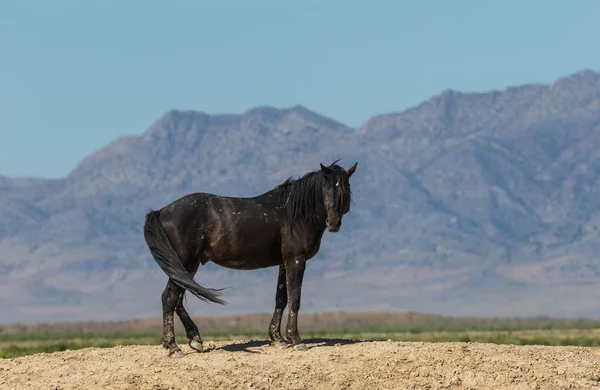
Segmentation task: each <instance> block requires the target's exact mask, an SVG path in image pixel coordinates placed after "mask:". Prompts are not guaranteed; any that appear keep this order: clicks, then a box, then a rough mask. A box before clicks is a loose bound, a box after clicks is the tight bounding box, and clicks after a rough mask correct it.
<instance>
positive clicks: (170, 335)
mask: <svg viewBox="0 0 600 390" xmlns="http://www.w3.org/2000/svg"><path fill="white" fill-rule="evenodd" d="M183 292H184V289H182V288H181V287H179V286H177V285H176V284H175V283H173V282H172V281H171V279H169V282H168V283H167V287H165V290H164V291H163V293H162V307H163V335H162V338H163V341H162V345H163V347H165V348H166V349H168V350H169V356H172V357H182V356H183V352H182V351H181V349H180V348H179V346H178V345H177V343H176V342H175V325H174V323H173V314H174V311H175V308H176V307H177V303H178V301H179V298H180V296H183Z"/></svg>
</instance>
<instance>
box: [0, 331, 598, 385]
mask: <svg viewBox="0 0 600 390" xmlns="http://www.w3.org/2000/svg"><path fill="white" fill-rule="evenodd" d="M307 344H308V346H309V350H308V351H304V352H302V351H294V350H291V349H285V350H282V349H276V348H273V347H270V346H269V345H268V344H267V342H266V341H234V342H205V347H206V349H207V351H205V352H204V353H196V352H193V351H192V350H191V349H190V348H188V347H187V345H185V346H184V345H182V349H183V350H184V352H185V354H186V355H185V356H184V357H183V358H179V359H173V358H169V357H168V356H167V354H166V351H165V350H164V349H162V348H161V347H160V346H128V347H116V348H109V349H98V348H90V349H83V350H78V351H65V352H59V353H54V354H38V355H33V356H26V357H23V358H17V359H4V360H2V359H0V389H11V390H18V389H46V390H48V389H127V390H133V389H154V390H159V389H478V390H479V389H552V390H559V389H594V388H599V389H600V348H583V347H544V346H510V345H495V344H481V343H418V342H416V343H415V342H411V343H409V342H392V341H377V342H369V341H350V340H309V341H308V343H307Z"/></svg>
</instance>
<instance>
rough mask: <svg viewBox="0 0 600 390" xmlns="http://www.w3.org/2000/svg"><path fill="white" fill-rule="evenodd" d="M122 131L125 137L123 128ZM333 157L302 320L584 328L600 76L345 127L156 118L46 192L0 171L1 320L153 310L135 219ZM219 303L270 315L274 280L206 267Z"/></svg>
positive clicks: (303, 114) (598, 157)
mask: <svg viewBox="0 0 600 390" xmlns="http://www.w3.org/2000/svg"><path fill="white" fill-rule="evenodd" d="M135 130H136V129H132V131H135ZM337 158H342V161H341V163H342V164H343V165H345V166H346V167H349V166H350V165H351V164H352V163H354V161H358V162H359V166H358V170H357V173H356V175H355V176H353V178H352V184H353V192H354V194H355V196H354V204H353V205H352V211H351V213H350V214H349V215H348V216H347V217H346V218H345V220H344V226H343V228H342V230H341V231H340V232H339V233H336V234H330V233H326V234H325V237H324V240H323V246H322V249H321V252H320V253H319V255H317V257H316V258H315V259H313V260H311V262H310V263H309V267H308V270H307V272H308V276H307V278H306V279H305V280H306V282H305V285H306V287H305V288H304V289H303V301H302V310H306V311H314V310H328V309H336V308H337V309H343V310H355V309H356V310H358V309H360V310H385V309H394V310H415V311H428V312H437V313H440V314H467V315H536V314H549V315H560V316H567V315H583V316H593V317H598V316H600V266H599V264H600V261H598V260H600V259H599V258H598V255H597V254H598V253H600V236H599V233H598V226H599V225H600V212H599V210H600V207H599V206H600V182H599V181H598V177H599V174H600V74H599V73H595V72H592V71H581V72H578V73H576V74H573V75H571V76H569V77H565V78H562V79H560V80H558V81H557V82H555V83H554V84H553V85H550V86H546V85H524V86H519V87H513V88H508V89H506V90H504V91H493V92H489V93H461V92H457V91H444V92H443V93H441V94H440V95H439V96H435V97H433V98H431V99H429V100H427V101H425V102H423V103H422V104H420V105H418V106H416V107H414V108H411V109H409V110H406V111H404V112H401V113H394V114H389V115H380V116H377V117H374V118H371V119H370V120H368V121H367V122H366V123H365V125H363V126H362V127H360V128H359V129H355V130H353V129H350V128H348V127H346V126H344V125H342V124H340V123H338V122H335V121H334V120H331V119H329V118H325V117H323V116H320V115H318V114H316V113H314V112H311V111H309V110H307V109H306V108H304V107H301V106H296V107H293V108H290V109H275V108H271V107H260V108H256V109H253V110H250V111H248V112H246V113H244V114H242V115H208V114H205V113H202V112H183V111H177V110H172V111H169V112H167V113H166V114H164V115H163V116H162V117H161V118H159V119H158V120H157V121H156V122H155V123H154V124H152V125H151V126H150V128H149V129H148V130H146V131H145V132H144V133H143V134H142V135H140V136H139V137H122V138H120V139H118V140H116V141H115V142H113V143H112V144H110V145H108V146H106V147H104V148H102V149H101V150H99V151H98V152H96V153H94V154H92V155H91V156H89V157H87V158H86V159H84V160H83V161H82V162H81V163H80V164H79V166H78V167H77V168H76V169H75V170H74V171H73V172H72V173H71V174H70V175H69V176H67V177H65V178H63V179H60V180H44V179H21V178H3V177H0V215H1V217H0V322H12V321H17V320H26V321H33V320H70V319H72V320H77V319H96V320H102V319H120V318H131V317H138V316H153V317H154V316H156V315H158V314H160V300H159V297H160V294H161V292H162V288H163V287H164V283H165V282H166V276H165V275H164V274H163V273H162V271H161V270H160V269H159V268H158V266H157V265H156V264H155V263H154V260H152V258H151V257H150V255H149V253H148V251H147V248H146V247H145V245H144V241H143V237H142V233H141V229H142V226H143V220H144V214H145V212H146V211H147V210H148V209H149V208H159V207H161V206H163V205H164V204H166V203H168V202H170V201H172V200H174V199H175V198H177V197H179V196H181V195H184V194H186V193H190V192H197V191H203V192H216V193H221V194H227V195H238V196H247V195H254V194H258V193H261V192H264V191H267V190H269V189H270V188H271V187H273V186H274V185H276V184H278V183H279V182H281V181H283V180H284V179H285V178H287V177H288V176H298V175H301V174H303V173H305V172H307V171H309V170H314V169H317V168H318V167H319V162H323V163H330V162H332V161H333V160H335V159H337ZM197 280H198V281H199V282H200V283H201V284H204V285H207V286H209V287H229V289H228V290H227V291H226V294H225V298H226V299H227V300H228V302H230V304H229V305H228V306H225V307H223V306H219V305H207V304H203V303H201V302H197V300H196V299H193V298H190V299H189V300H188V301H189V305H190V306H191V307H192V308H193V311H194V312H196V313H199V314H225V313H231V312H252V311H269V312H270V311H271V310H272V306H273V304H274V296H273V294H274V291H275V284H276V270H275V269H268V270H262V271H251V272H249V271H229V270H226V269H223V268H219V267H216V266H214V265H209V266H206V267H204V268H201V270H200V272H199V274H198V276H197Z"/></svg>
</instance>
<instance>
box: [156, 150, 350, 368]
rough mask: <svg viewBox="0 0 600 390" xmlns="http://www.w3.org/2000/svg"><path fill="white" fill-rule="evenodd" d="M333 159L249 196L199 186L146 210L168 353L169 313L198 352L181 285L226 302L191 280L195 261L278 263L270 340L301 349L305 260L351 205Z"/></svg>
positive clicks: (172, 350)
mask: <svg viewBox="0 0 600 390" xmlns="http://www.w3.org/2000/svg"><path fill="white" fill-rule="evenodd" d="M336 163H337V161H335V162H334V163H333V164H331V165H330V166H328V167H326V166H324V165H323V164H320V165H321V169H320V170H317V171H314V172H309V173H307V174H306V175H304V176H303V177H301V178H299V179H291V178H290V179H288V180H286V181H285V182H284V183H282V184H280V185H278V186H277V187H275V188H274V189H272V190H271V191H268V192H266V193H264V194H262V195H259V196H256V197H252V198H232V197H224V196H218V195H213V194H206V193H195V194H190V195H186V196H184V197H182V198H180V199H178V200H176V201H174V202H173V203H171V204H169V205H167V206H165V207H163V208H162V209H160V210H159V211H150V212H149V213H148V214H147V216H146V223H145V225H144V238H145V239H146V243H147V244H148V247H149V249H150V253H152V256H153V257H154V259H155V260H156V262H157V263H158V265H159V266H160V267H161V268H162V270H163V271H164V272H165V273H166V274H167V275H168V276H169V281H168V283H167V286H166V288H165V290H164V292H163V294H162V305H163V341H162V345H163V347H165V348H167V349H168V350H169V355H170V356H176V357H180V356H183V353H182V351H181V349H180V348H179V346H178V345H177V343H176V342H175V332H174V325H173V313H174V312H175V313H177V315H178V316H179V318H180V319H181V322H182V323H183V326H184V328H185V331H186V334H187V338H188V340H189V345H190V347H191V348H193V349H194V350H196V351H198V352H202V339H201V337H200V334H199V332H198V327H197V326H196V324H195V323H194V322H193V321H192V319H191V318H190V316H189V315H188V313H187V311H186V310H185V308H184V307H183V296H184V293H185V290H188V291H190V292H191V293H192V294H194V295H195V296H196V297H198V298H199V299H201V300H203V301H211V302H215V303H221V304H223V303H225V302H224V301H223V300H222V299H220V298H219V296H220V295H221V294H220V293H219V291H220V290H215V289H209V288H205V287H202V286H200V285H199V284H198V283H196V281H195V280H194V279H193V278H194V275H195V274H196V271H197V270H198V267H199V266H200V264H206V263H207V262H209V261H212V262H214V263H216V264H219V265H221V266H223V267H227V268H232V269H239V270H252V269H259V268H266V267H272V266H279V278H278V280H277V293H276V295H275V312H274V313H273V318H272V319H271V323H270V325H269V337H270V338H271V340H272V344H273V345H274V346H280V347H287V346H288V343H290V344H291V345H293V346H294V348H295V349H297V350H306V349H307V348H306V345H305V344H304V343H303V341H302V339H301V338H300V335H299V334H298V322H297V321H298V310H299V309H300V295H301V288H302V278H303V276H304V269H305V267H306V261H307V260H308V259H310V258H312V257H313V256H315V255H316V254H317V252H318V250H319V247H320V244H321V238H322V236H323V233H324V232H325V228H327V229H328V230H329V231H330V232H337V231H338V230H339V229H340V227H341V225H342V217H343V215H344V214H346V213H348V211H350V197H351V191H350V181H349V179H350V176H352V174H353V173H354V171H355V170H356V166H357V165H358V163H355V164H354V165H353V166H352V167H351V168H350V169H348V170H347V171H346V170H345V169H344V168H342V167H340V166H339V165H337V164H336ZM286 304H287V305H288V306H289V315H288V323H287V327H286V335H287V341H288V342H286V340H284V339H283V337H281V330H280V328H281V317H282V313H283V310H284V309H285V307H286Z"/></svg>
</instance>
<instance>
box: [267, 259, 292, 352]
mask: <svg viewBox="0 0 600 390" xmlns="http://www.w3.org/2000/svg"><path fill="white" fill-rule="evenodd" d="M286 284H287V283H286V277H285V267H284V266H279V276H278V277H277V292H276V293H275V311H274V312H273V318H272V319H271V323H270V324H269V337H270V338H271V341H272V345H273V346H275V347H282V348H286V347H287V346H288V345H287V343H286V342H285V340H284V339H283V337H281V316H282V315H283V311H284V310H285V306H286V305H287V288H286Z"/></svg>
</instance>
